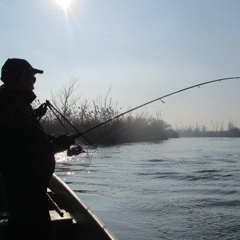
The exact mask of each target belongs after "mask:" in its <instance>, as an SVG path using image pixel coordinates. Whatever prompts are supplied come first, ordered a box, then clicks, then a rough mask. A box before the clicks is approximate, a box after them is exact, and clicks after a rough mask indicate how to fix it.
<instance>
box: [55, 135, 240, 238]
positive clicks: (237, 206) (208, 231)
mask: <svg viewBox="0 0 240 240" xmlns="http://www.w3.org/2000/svg"><path fill="white" fill-rule="evenodd" d="M239 146H240V139H228V138H204V139H203V138H202V139H201V138H196V139H194V138H180V139H171V140H168V141H164V142H162V143H158V144H152V143H142V144H128V145H121V146H114V147H104V148H98V149H95V150H94V151H93V152H92V153H91V151H90V153H89V154H88V155H80V156H75V157H73V158H67V157H66V156H65V155H59V156H58V158H57V170H56V172H57V174H58V175H59V176H60V177H61V178H62V179H64V181H66V182H67V183H68V184H69V185H70V187H71V188H72V189H73V190H75V191H76V193H77V194H78V195H79V196H80V197H81V199H83V200H84V201H85V202H86V203H87V205H88V206H89V207H90V208H91V209H92V210H93V211H94V212H96V214H97V215H98V216H99V217H100V218H101V219H102V220H103V221H104V222H105V223H106V225H107V226H108V227H109V228H110V229H111V230H112V231H113V233H114V234H115V235H116V236H117V237H119V239H127V240H130V239H132V240H135V239H139V240H140V239H146V240H149V239H154V240H156V239H194V240H195V239H209V240H213V239H224V240H225V239H240V222H239V219H240V192H239V185H240V148H239Z"/></svg>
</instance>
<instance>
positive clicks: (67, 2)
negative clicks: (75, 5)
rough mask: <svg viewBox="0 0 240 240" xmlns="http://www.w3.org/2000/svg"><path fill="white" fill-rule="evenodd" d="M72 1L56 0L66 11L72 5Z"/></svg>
mask: <svg viewBox="0 0 240 240" xmlns="http://www.w3.org/2000/svg"><path fill="white" fill-rule="evenodd" d="M72 1H73V0H56V2H57V4H59V5H60V6H61V7H62V8H63V10H65V11H66V10H67V9H68V8H69V7H70V5H71V3H72Z"/></svg>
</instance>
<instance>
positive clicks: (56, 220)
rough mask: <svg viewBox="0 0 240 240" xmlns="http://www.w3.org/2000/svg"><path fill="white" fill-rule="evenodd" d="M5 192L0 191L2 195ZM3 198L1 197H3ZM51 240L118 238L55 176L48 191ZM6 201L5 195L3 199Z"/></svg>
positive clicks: (0, 211) (2, 229) (1, 220)
mask: <svg viewBox="0 0 240 240" xmlns="http://www.w3.org/2000/svg"><path fill="white" fill-rule="evenodd" d="M1 192H2V191H0V193H1ZM1 195H2V194H1ZM47 196H48V198H49V202H50V204H49V213H50V216H51V221H52V240H63V239H64V240H66V239H67V240H78V239H79V240H115V239H116V237H115V236H114V235H113V234H112V233H111V232H110V231H109V229H108V228H107V227H106V226H105V225H104V223H103V222H102V221H101V220H100V219H99V218H98V217H97V216H96V215H95V214H94V213H93V212H92V211H91V210H90V209H89V208H88V207H87V206H86V204H85V203H84V202H83V201H82V200H81V199H80V198H79V197H78V196H77V195H76V194H75V193H74V191H73V190H71V189H70V187H69V186H68V185H67V184H66V183H65V182H63V181H62V180H61V179H60V178H59V177H58V176H57V175H55V174H53V176H52V179H51V181H50V186H49V189H48V191H47ZM0 201H1V202H3V196H0ZM3 206H4V204H2V206H1V208H0V239H4V236H5V235H6V227H7V221H8V213H7V211H6V209H4V207H3Z"/></svg>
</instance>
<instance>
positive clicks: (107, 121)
mask: <svg viewBox="0 0 240 240" xmlns="http://www.w3.org/2000/svg"><path fill="white" fill-rule="evenodd" d="M239 78H240V77H229V78H220V79H216V80H212V81H207V82H203V83H199V84H196V85H193V86H190V87H186V88H183V89H180V90H178V91H175V92H172V93H169V94H166V95H164V96H162V97H159V98H156V99H153V100H151V101H149V102H146V103H144V104H141V105H139V106H137V107H135V108H132V109H130V110H128V111H126V112H123V113H121V114H119V115H117V116H115V117H113V118H110V119H108V120H106V121H104V122H102V123H99V124H97V125H96V126H93V127H91V128H89V129H87V130H85V131H83V132H81V133H77V134H74V135H72V138H73V139H77V138H79V137H81V136H82V135H83V134H86V133H88V132H90V131H92V130H94V129H96V128H98V127H100V126H102V125H104V124H106V123H109V122H111V121H113V120H115V119H117V118H119V117H121V116H123V115H125V114H127V113H130V112H132V111H135V110H137V109H139V108H141V107H144V106H146V105H149V104H151V103H153V102H156V101H159V100H160V101H162V102H163V103H164V101H163V100H162V99H163V98H167V97H169V96H172V95H175V94H177V93H180V92H184V91H187V90H189V89H192V88H196V87H200V86H203V85H206V84H210V83H214V82H221V81H226V80H233V79H239Z"/></svg>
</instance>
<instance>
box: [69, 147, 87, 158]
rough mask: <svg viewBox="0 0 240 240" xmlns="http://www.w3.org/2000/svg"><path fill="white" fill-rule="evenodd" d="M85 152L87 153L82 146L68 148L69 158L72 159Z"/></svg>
mask: <svg viewBox="0 0 240 240" xmlns="http://www.w3.org/2000/svg"><path fill="white" fill-rule="evenodd" d="M84 152H85V151H84V150H83V148H82V147H81V146H80V145H73V146H70V147H69V148H68V150H67V156H68V157H72V156H76V155H79V154H81V153H84Z"/></svg>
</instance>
